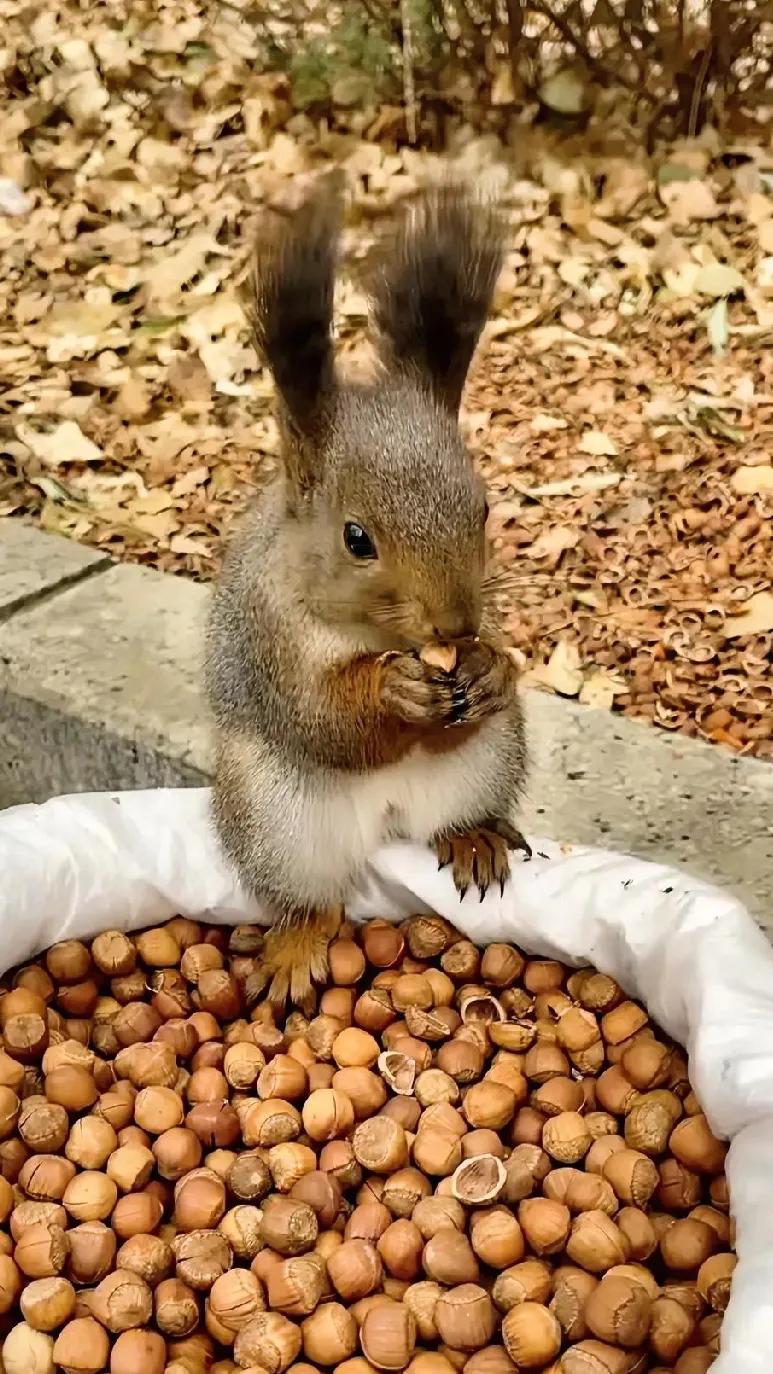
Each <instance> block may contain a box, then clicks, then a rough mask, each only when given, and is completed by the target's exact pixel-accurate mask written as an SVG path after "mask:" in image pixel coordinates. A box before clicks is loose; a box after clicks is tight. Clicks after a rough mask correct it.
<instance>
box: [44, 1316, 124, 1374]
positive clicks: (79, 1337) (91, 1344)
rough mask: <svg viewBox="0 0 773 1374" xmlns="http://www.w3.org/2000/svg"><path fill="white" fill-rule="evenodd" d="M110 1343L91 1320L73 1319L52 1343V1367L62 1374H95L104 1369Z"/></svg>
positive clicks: (96, 1323)
mask: <svg viewBox="0 0 773 1374" xmlns="http://www.w3.org/2000/svg"><path fill="white" fill-rule="evenodd" d="M109 1351H110V1343H109V1341H108V1336H107V1332H106V1331H105V1330H104V1329H103V1328H102V1327H101V1326H100V1324H99V1322H96V1321H95V1320H94V1318H93V1317H75V1318H73V1320H72V1321H70V1322H68V1323H67V1325H66V1326H63V1327H62V1330H61V1331H60V1332H59V1335H58V1336H57V1338H56V1340H55V1342H54V1363H55V1364H57V1365H59V1366H60V1368H61V1369H63V1370H64V1371H65V1374H99V1371H100V1370H103V1369H106V1368H107V1364H108V1354H109Z"/></svg>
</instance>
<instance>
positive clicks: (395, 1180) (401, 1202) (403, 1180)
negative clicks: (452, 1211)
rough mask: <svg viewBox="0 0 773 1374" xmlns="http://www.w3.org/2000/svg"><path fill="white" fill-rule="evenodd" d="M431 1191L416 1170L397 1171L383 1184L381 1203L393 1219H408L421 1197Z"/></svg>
mask: <svg viewBox="0 0 773 1374" xmlns="http://www.w3.org/2000/svg"><path fill="white" fill-rule="evenodd" d="M431 1191H432V1187H431V1184H430V1182H429V1180H428V1179H426V1178H425V1177H424V1175H423V1174H422V1173H420V1172H419V1170H418V1169H398V1170H397V1173H395V1174H392V1176H391V1178H387V1179H386V1180H385V1182H384V1190H383V1192H382V1194H381V1201H382V1203H383V1205H384V1206H385V1207H388V1208H389V1210H390V1212H391V1213H392V1215H393V1216H395V1217H410V1216H412V1214H413V1210H414V1208H415V1206H416V1204H417V1202H419V1201H420V1199H421V1198H423V1197H428V1196H429V1194H430V1193H431Z"/></svg>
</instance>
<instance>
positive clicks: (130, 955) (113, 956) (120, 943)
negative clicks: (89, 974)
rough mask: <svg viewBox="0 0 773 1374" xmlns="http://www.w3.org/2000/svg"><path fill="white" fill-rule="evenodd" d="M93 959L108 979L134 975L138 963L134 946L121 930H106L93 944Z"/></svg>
mask: <svg viewBox="0 0 773 1374" xmlns="http://www.w3.org/2000/svg"><path fill="white" fill-rule="evenodd" d="M91 958H92V959H93V961H94V963H95V964H96V966H97V968H98V969H99V971H100V973H104V975H105V977H107V978H115V977H118V976H119V975H121V974H125V973H133V972H134V968H135V966H136V962H137V954H136V950H135V947H134V945H133V944H132V942H131V940H130V939H129V938H128V936H126V935H124V933H123V931H120V930H105V931H103V932H102V934H101V935H97V936H96V938H95V939H94V940H92V942H91Z"/></svg>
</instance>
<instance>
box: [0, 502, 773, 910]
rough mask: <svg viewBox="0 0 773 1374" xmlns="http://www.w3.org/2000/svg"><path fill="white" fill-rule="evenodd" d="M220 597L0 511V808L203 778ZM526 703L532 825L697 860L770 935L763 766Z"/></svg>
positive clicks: (768, 807) (770, 776) (542, 700)
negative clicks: (207, 685)
mask: <svg viewBox="0 0 773 1374" xmlns="http://www.w3.org/2000/svg"><path fill="white" fill-rule="evenodd" d="M19 530H23V531H24V533H23V535H21V536H20V535H19V533H18V531H19ZM62 545H66V548H65V549H63V548H62ZM20 550H23V553H22V554H21V556H20ZM70 554H72V555H73V556H74V561H72V559H70V557H69V555H70ZM20 564H21V566H20ZM25 579H26V580H25ZM208 596H209V592H208V590H207V589H206V588H205V587H202V586H199V585H197V584H196V583H193V582H188V581H186V580H184V579H181V578H176V577H171V576H164V575H162V574H160V573H156V572H153V571H151V570H149V569H144V568H136V567H131V566H128V565H124V566H113V565H110V564H108V563H106V562H105V561H104V560H100V558H99V556H98V555H93V554H91V553H89V552H88V551H86V550H81V549H78V548H77V546H74V545H72V544H68V543H67V541H64V540H60V539H58V538H57V537H55V536H51V535H45V534H41V533H39V532H37V531H34V530H29V529H27V528H26V527H24V526H19V525H18V524H17V522H15V521H9V520H5V521H0V614H2V606H3V598H5V606H6V611H5V615H6V618H5V621H4V623H2V624H0V719H2V722H3V729H2V750H1V751H0V805H2V806H7V805H11V804H12V803H15V802H20V801H31V800H36V801H37V800H44V799H45V798H46V797H49V796H52V795H54V794H56V793H59V792H75V791H86V790H89V791H90V790H99V789H112V788H115V789H117V788H134V787H155V786H189V785H197V784H200V783H202V782H206V781H207V778H208V768H209V744H208V733H209V732H208V723H207V712H206V708H205V705H204V702H203V700H202V693H201V667H200V665H201V644H202V628H203V622H204V616H205V611H206V603H207V599H208ZM526 709H527V716H528V720H529V727H530V728H529V736H530V747H531V753H532V775H531V782H530V788H529V796H528V798H527V800H526V804H525V806H524V812H523V820H524V825H525V828H526V829H528V830H531V831H532V832H537V833H540V832H541V833H543V834H546V835H552V836H555V837H556V838H559V839H563V840H566V841H567V842H569V843H571V842H582V843H589V844H598V845H602V846H607V847H609V848H615V849H621V850H627V851H628V852H630V853H634V854H638V855H641V856H643V857H650V858H657V859H660V860H663V861H665V862H671V863H675V864H679V865H682V866H685V867H687V868H689V869H691V870H692V871H693V872H695V873H696V874H698V875H700V876H701V877H706V878H709V879H712V880H713V881H714V882H717V883H720V884H722V885H724V886H729V887H731V888H732V889H733V890H735V891H736V892H738V893H739V894H740V895H741V896H742V897H743V899H744V900H745V901H746V902H747V904H748V905H749V906H750V908H751V909H752V910H753V911H754V912H755V914H756V915H757V917H758V918H759V919H760V920H761V922H762V923H763V924H764V925H765V926H766V928H768V929H769V930H771V931H773V768H771V766H770V765H769V764H767V763H762V762H759V761H756V760H753V759H741V758H736V757H734V756H731V755H729V754H728V753H726V752H725V751H723V750H720V749H717V748H712V747H711V746H709V745H705V744H700V743H696V742H695V741H693V740H688V739H684V738H683V737H681V736H671V735H666V734H665V733H662V732H660V731H656V730H654V729H651V728H649V727H647V726H644V725H639V724H637V723H636V722H632V721H626V720H624V719H621V718H620V717H619V716H614V715H611V714H609V713H607V712H605V711H593V710H590V709H589V708H587V707H582V706H578V705H576V704H575V703H574V702H571V703H570V702H566V701H562V700H559V699H558V698H555V697H550V696H545V695H542V694H539V693H535V692H528V693H526Z"/></svg>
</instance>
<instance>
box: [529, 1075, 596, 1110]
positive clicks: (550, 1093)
mask: <svg viewBox="0 0 773 1374" xmlns="http://www.w3.org/2000/svg"><path fill="white" fill-rule="evenodd" d="M529 1101H530V1105H531V1107H534V1110H535V1112H541V1113H542V1116H546V1117H553V1116H559V1114H560V1113H562V1112H579V1109H581V1107H582V1105H584V1103H582V1085H581V1084H579V1083H575V1080H574V1079H570V1077H567V1076H566V1074H563V1073H555V1074H553V1076H552V1077H549V1079H546V1080H545V1083H541V1084H540V1087H538V1088H535V1090H534V1091H533V1092H531V1096H530V1099H529Z"/></svg>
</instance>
